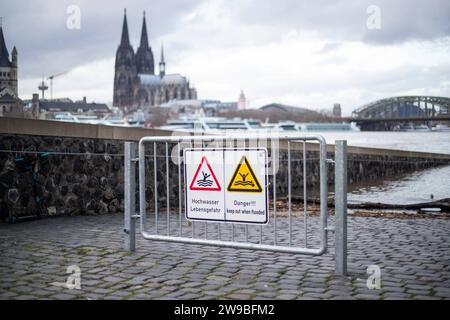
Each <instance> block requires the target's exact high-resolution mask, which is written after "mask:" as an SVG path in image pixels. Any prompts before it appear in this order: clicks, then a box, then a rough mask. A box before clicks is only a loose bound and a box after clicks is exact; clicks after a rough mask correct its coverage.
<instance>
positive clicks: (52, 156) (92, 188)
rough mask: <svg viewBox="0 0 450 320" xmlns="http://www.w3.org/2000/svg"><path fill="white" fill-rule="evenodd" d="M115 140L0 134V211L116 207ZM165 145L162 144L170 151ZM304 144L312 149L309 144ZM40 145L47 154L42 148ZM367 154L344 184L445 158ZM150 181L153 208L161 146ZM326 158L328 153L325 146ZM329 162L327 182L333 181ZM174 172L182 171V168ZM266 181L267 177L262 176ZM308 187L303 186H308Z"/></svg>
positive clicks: (315, 170)
mask: <svg viewBox="0 0 450 320" xmlns="http://www.w3.org/2000/svg"><path fill="white" fill-rule="evenodd" d="M123 142H124V141H123V140H114V139H94V138H72V137H55V136H31V135H16V134H0V150H1V152H0V210H1V211H0V217H1V219H3V220H5V219H8V218H10V217H12V216H26V215H30V214H35V213H36V210H37V207H36V200H35V197H36V196H37V197H39V199H40V200H39V201H40V203H41V208H42V210H43V214H49V215H78V214H105V213H108V212H117V211H122V210H123ZM171 149H172V146H169V153H171ZM311 149H312V148H311ZM45 152H48V153H45ZM386 152H387V154H386V155H373V154H372V155H370V154H361V153H360V152H358V153H356V152H354V153H352V152H351V149H350V153H349V155H348V159H349V167H348V173H349V183H356V182H367V181H371V180H379V179H380V178H382V177H386V176H392V175H398V174H402V173H407V172H412V171H415V170H421V169H425V168H430V167H434V166H438V165H443V164H449V163H450V160H449V159H445V158H423V157H418V156H415V157H412V156H407V155H403V156H400V155H398V154H397V155H394V156H392V155H389V154H388V151H386ZM146 153H147V157H146V177H147V179H146V186H147V187H146V196H147V200H148V205H149V206H150V207H153V206H154V203H153V199H154V170H153V168H154V164H153V159H154V153H153V149H152V148H151V147H149V148H148V150H147V152H146ZM156 154H157V171H156V174H157V181H158V183H157V188H158V197H159V203H158V205H159V207H160V208H161V207H164V206H165V204H166V200H167V197H166V194H167V192H166V187H167V184H166V183H165V182H166V178H167V177H166V157H165V146H164V144H160V145H159V146H158V149H157V152H156ZM328 156H329V158H333V153H331V152H330V153H329V155H328ZM302 158H303V156H302V153H301V152H300V151H296V150H293V151H292V152H291V159H292V165H291V167H292V169H291V170H292V188H293V189H292V193H293V194H296V195H302V186H303V170H302V165H303V163H302ZM307 159H308V160H307V184H308V188H309V189H311V190H312V191H314V190H317V189H318V185H319V164H318V161H317V159H318V152H317V151H314V150H313V151H308V152H307ZM333 169H334V168H333V166H332V165H330V166H329V170H328V183H329V184H330V185H332V184H333ZM169 172H170V174H169V194H170V204H171V206H175V207H176V206H177V205H178V199H179V198H178V190H179V185H180V184H179V179H178V167H177V165H176V164H174V163H173V162H172V161H169ZM181 173H182V176H183V172H181ZM269 181H270V182H271V181H272V178H271V177H270V178H269ZM311 190H310V191H311ZM287 191H288V190H287V155H286V151H285V150H280V167H279V171H278V174H277V194H278V195H279V196H286V194H287Z"/></svg>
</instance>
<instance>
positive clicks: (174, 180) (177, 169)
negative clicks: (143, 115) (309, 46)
mask: <svg viewBox="0 0 450 320" xmlns="http://www.w3.org/2000/svg"><path fill="white" fill-rule="evenodd" d="M309 142H316V143H318V151H317V152H318V154H319V157H318V158H317V161H318V165H319V175H320V215H319V217H318V218H314V219H313V222H315V223H311V221H310V219H312V217H309V214H308V206H307V195H308V190H307V189H308V188H307V175H308V170H307V161H308V159H307V151H308V150H307V145H308V143H309ZM280 144H284V145H283V147H282V148H280ZM261 146H263V147H267V151H268V152H269V160H270V161H268V162H266V170H265V173H266V177H265V179H264V180H262V179H261V180H262V181H265V182H266V183H265V184H264V185H263V187H264V188H267V190H266V192H267V195H268V199H267V206H268V210H269V211H271V212H269V213H268V214H269V216H270V218H269V221H268V223H267V224H260V225H250V224H247V223H244V224H242V223H236V222H225V223H224V221H222V222H220V221H190V220H187V219H186V218H185V217H184V216H185V211H186V210H187V200H186V199H187V192H188V183H189V181H186V172H185V168H186V163H185V162H184V161H183V155H184V156H186V152H188V151H190V150H193V149H192V148H193V147H194V148H197V150H200V151H201V152H202V150H203V152H208V151H211V150H216V151H217V150H223V149H224V148H228V149H232V150H237V149H240V150H245V151H248V150H251V149H252V148H260V147H261ZM316 149H317V148H316ZM261 150H262V149H261ZM293 150H296V151H298V152H299V153H301V154H302V157H301V158H299V159H296V162H298V163H299V164H301V165H302V170H301V171H300V172H301V173H302V174H301V179H302V184H303V208H302V210H300V209H297V210H295V209H294V208H293V204H292V181H293V179H296V180H298V179H299V178H300V177H297V176H293V175H292V171H293V166H294V159H293V158H292V153H293ZM124 153H125V170H124V172H125V180H124V186H125V190H124V191H125V199H124V200H125V215H124V219H125V221H124V222H125V224H124V226H125V227H124V232H125V249H126V250H129V251H134V250H135V246H136V238H135V237H136V234H135V220H137V219H139V222H140V232H141V235H142V237H143V238H144V239H149V240H154V241H169V242H181V243H188V244H198V245H213V246H220V247H231V248H240V249H253V250H266V251H276V252H284V253H296V254H308V255H322V254H324V253H326V252H327V248H328V232H330V231H331V232H335V262H336V265H335V271H336V273H337V274H340V275H345V274H346V273H347V222H346V219H347V218H346V216H347V169H346V168H347V156H346V153H347V149H346V141H336V146H335V161H333V160H331V159H327V145H326V141H325V140H324V138H323V137H321V136H275V137H273V136H270V137H263V136H241V137H230V136H182V137H177V136H168V137H144V138H142V139H141V140H140V141H139V145H138V157H136V143H132V142H126V143H125V148H124ZM280 153H283V154H282V155H281V154H280ZM184 160H185V159H184ZM309 160H311V159H309ZM312 160H316V159H312ZM280 161H285V162H287V168H286V170H284V171H287V172H286V174H283V176H281V177H277V175H280V173H279V172H278V170H279V167H280V165H279V162H280ZM136 163H138V181H139V183H138V185H139V192H138V198H139V213H137V212H136V189H135V178H136V165H135V164H136ZM269 163H270V170H269ZM331 163H335V227H334V228H330V227H328V208H327V203H328V197H327V196H328V186H327V171H328V166H329V164H331ZM199 168H200V167H199ZM146 171H147V176H146ZM197 171H198V170H197ZM277 173H278V174H277ZM283 173H284V172H283ZM149 176H150V177H149ZM148 178H150V179H148ZM277 179H283V182H284V181H285V180H287V197H286V202H287V203H286V209H285V210H279V209H278V208H277V195H278V194H277V193H278V192H277ZM148 182H150V183H148ZM205 195H206V196H207V194H205ZM301 231H303V232H301Z"/></svg>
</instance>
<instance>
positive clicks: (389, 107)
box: [352, 96, 450, 119]
mask: <svg viewBox="0 0 450 320" xmlns="http://www.w3.org/2000/svg"><path fill="white" fill-rule="evenodd" d="M444 115H445V116H448V115H450V98H448V97H435V96H398V97H390V98H384V99H380V100H376V101H373V102H371V103H368V104H366V105H364V106H361V107H359V108H357V109H355V110H354V111H353V112H352V118H356V119H407V118H414V117H415V118H418V117H423V118H434V117H436V118H439V116H444Z"/></svg>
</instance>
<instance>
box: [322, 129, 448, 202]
mask: <svg viewBox="0 0 450 320" xmlns="http://www.w3.org/2000/svg"><path fill="white" fill-rule="evenodd" d="M317 134H320V135H322V136H323V137H324V138H325V139H326V140H327V143H334V141H335V140H347V144H348V145H349V146H358V147H368V148H385V149H396V150H407V151H420V152H433V153H445V154H450V132H368V131H364V132H358V131H351V132H317ZM431 198H433V199H434V200H438V199H443V198H450V166H444V167H439V168H433V169H428V170H423V171H418V172H414V173H411V174H409V175H406V176H402V177H396V178H393V179H387V180H384V181H380V182H379V183H378V184H375V185H370V186H363V187H357V188H351V189H350V192H349V194H348V202H353V203H355V202H382V203H389V204H408V203H418V202H427V201H431Z"/></svg>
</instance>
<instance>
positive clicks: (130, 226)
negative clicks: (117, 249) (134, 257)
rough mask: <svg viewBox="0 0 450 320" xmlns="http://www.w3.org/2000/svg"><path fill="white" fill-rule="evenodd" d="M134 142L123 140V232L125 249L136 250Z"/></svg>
mask: <svg viewBox="0 0 450 320" xmlns="http://www.w3.org/2000/svg"><path fill="white" fill-rule="evenodd" d="M135 157H136V143H134V142H125V145H124V158H125V163H124V175H125V177H124V181H123V183H124V194H125V196H124V211H125V212H124V219H125V221H124V223H125V224H124V229H123V231H124V233H125V250H127V251H135V250H136V224H135V218H134V215H135V214H136V183H135V161H134V159H135Z"/></svg>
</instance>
